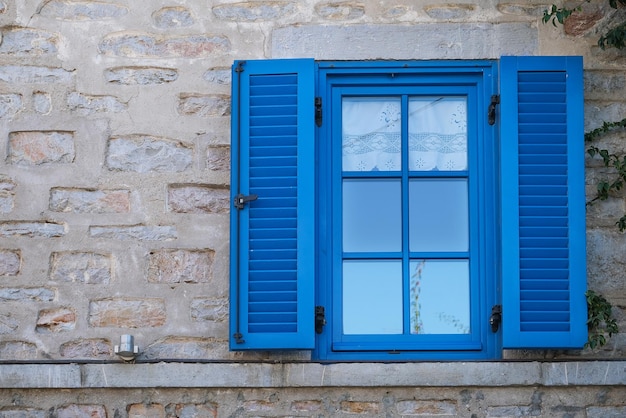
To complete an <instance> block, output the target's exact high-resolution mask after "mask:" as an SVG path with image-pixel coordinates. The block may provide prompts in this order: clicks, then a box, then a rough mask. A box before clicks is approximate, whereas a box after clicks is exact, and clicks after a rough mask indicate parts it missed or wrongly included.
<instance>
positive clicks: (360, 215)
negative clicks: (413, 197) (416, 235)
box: [343, 180, 402, 252]
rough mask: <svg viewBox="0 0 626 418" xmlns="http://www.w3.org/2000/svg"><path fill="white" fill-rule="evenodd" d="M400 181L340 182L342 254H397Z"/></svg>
mask: <svg viewBox="0 0 626 418" xmlns="http://www.w3.org/2000/svg"><path fill="white" fill-rule="evenodd" d="M400 193H401V190H400V180H344V181H343V251H344V252H363V251H367V252H375V251H387V252H388V251H401V249H402V215H401V207H400V205H401V198H400Z"/></svg>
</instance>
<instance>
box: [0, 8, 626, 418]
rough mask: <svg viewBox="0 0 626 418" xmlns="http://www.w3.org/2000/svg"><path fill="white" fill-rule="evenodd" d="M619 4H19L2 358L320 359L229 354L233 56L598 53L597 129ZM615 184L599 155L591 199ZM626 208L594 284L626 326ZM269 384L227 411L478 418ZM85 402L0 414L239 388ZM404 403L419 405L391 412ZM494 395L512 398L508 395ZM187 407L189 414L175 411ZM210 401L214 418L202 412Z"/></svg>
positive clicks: (1, 279)
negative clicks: (124, 353) (560, 22)
mask: <svg viewBox="0 0 626 418" xmlns="http://www.w3.org/2000/svg"><path fill="white" fill-rule="evenodd" d="M548 3H549V2H548ZM605 7H607V6H606V5H604V2H593V3H592V4H589V5H585V7H584V9H583V11H582V13H580V15H579V16H577V17H576V20H572V21H571V22H570V23H568V25H567V26H566V27H565V28H564V29H563V28H561V27H557V28H555V27H553V26H552V25H544V24H542V23H541V22H540V19H541V15H542V13H543V10H544V9H545V8H546V4H545V2H540V1H536V0H532V1H523V2H517V3H516V2H508V1H487V0H481V1H478V2H471V3H467V2H458V3H448V2H445V1H442V0H432V1H414V0H394V1H370V0H362V1H327V0H301V1H296V0H281V1H273V0H272V1H263V0H255V1H248V2H245V1H241V2H240V1H231V0H228V1H227V0H219V1H206V0H186V1H185V0H175V1H174V0H173V1H162V0H142V1H137V2H124V1H117V0H102V1H74V0H71V1H70V0H46V1H44V0H0V33H1V43H0V140H1V141H2V142H1V145H0V362H21V363H22V364H23V363H26V364H28V363H37V362H42V361H48V362H49V361H52V362H60V363H63V362H79V363H80V362H85V361H91V362H93V361H116V357H115V355H114V354H113V345H114V344H116V343H118V338H119V336H120V335H121V334H126V333H132V334H133V335H134V336H135V339H136V343H137V344H138V345H140V349H141V355H140V357H139V360H140V361H157V360H164V359H167V360H173V359H174V360H175V359H178V360H185V361H192V360H195V359H200V360H207V359H209V360H219V361H234V360H237V361H243V360H271V361H276V360H280V361H288V360H294V359H295V360H298V359H306V358H307V353H294V354H287V353H265V352H260V353H248V354H242V353H234V352H229V351H228V344H227V339H228V329H227V328H228V317H227V309H228V298H227V297H228V249H229V247H228V242H229V229H228V228H229V224H228V222H229V220H228V213H229V209H230V202H229V197H228V195H229V168H230V161H229V158H230V157H229V153H230V148H229V142H230V138H229V136H230V133H229V128H230V126H229V124H230V65H231V64H232V62H233V60H235V59H258V58H279V57H280V58H283V57H304V56H306V57H313V58H316V59H319V60H325V59H481V58H489V59H494V58H499V57H500V56H501V55H511V54H516V55H522V54H526V55H550V54H555V55H583V56H584V57H585V67H586V73H585V95H586V121H585V122H586V127H587V128H589V129H591V128H595V127H597V126H599V125H600V124H601V123H602V121H603V120H618V119H622V118H623V117H624V116H626V99H625V98H626V75H625V72H624V68H625V67H626V55H625V54H624V53H623V52H619V51H613V50H607V51H601V50H599V48H598V47H597V46H595V41H596V39H597V36H598V33H599V31H601V30H602V28H603V27H605V25H606V24H607V21H608V20H609V18H608V17H603V16H604V14H603V13H602V9H603V8H605ZM620 13H623V10H622V11H621V12H620ZM625 135H626V133H624V132H623V131H621V132H617V133H614V134H611V135H608V136H607V137H605V138H603V139H602V142H601V144H607V145H610V146H611V147H613V149H616V150H618V151H619V150H623V151H626V147H625V146H624V141H623V140H624V139H625V138H626V136H625ZM603 172H604V169H603V168H602V167H600V164H599V162H598V161H597V160H592V159H589V160H588V170H587V173H588V175H587V179H588V180H587V182H588V188H589V194H590V195H592V193H593V190H594V189H595V184H596V182H597V181H598V179H599V178H600V177H601V176H602V174H603ZM625 209H626V203H625V200H624V199H623V197H622V196H616V197H613V198H611V199H610V200H609V201H607V202H603V203H602V204H599V205H594V206H592V207H590V209H589V212H588V213H589V216H588V249H589V256H588V277H589V279H588V280H589V286H590V287H591V288H593V289H595V290H597V291H598V292H600V293H602V294H604V295H606V296H607V297H608V298H609V300H610V301H611V302H612V303H613V304H614V306H615V307H614V313H615V315H616V317H617V318H618V320H619V322H620V325H621V327H622V329H624V328H626V315H625V312H626V279H625V277H626V276H625V273H624V271H626V269H625V268H624V267H625V263H626V262H625V261H624V257H623V254H624V253H625V252H626V240H625V239H624V237H623V235H622V234H621V233H619V231H618V230H617V228H616V227H615V226H614V224H615V221H616V220H617V219H618V218H619V217H620V216H621V215H622V214H623V212H624V210H625ZM624 335H625V334H619V335H617V336H615V337H614V338H613V339H611V341H610V343H609V344H608V345H607V346H606V347H605V348H604V349H602V350H598V351H593V352H592V351H589V350H586V351H583V352H574V353H571V352H570V353H555V352H550V353H543V352H533V353H509V356H512V357H523V358H528V357H532V358H538V357H546V356H549V357H554V356H556V357H562V358H566V357H567V358H570V357H573V356H574V357H576V358H581V357H582V358H623V357H624V355H625V352H626V348H625V347H626V337H625V336H624ZM127 366H129V367H133V366H132V365H127ZM24 370H26V369H24ZM449 383H450V382H449ZM621 384H622V385H623V382H622V383H621ZM391 386H393V385H391ZM3 387H6V386H3ZM46 387H47V386H46V385H45V384H43V383H42V384H41V386H39V388H46ZM618 387H619V385H618ZM9 388H10V386H9ZM100 390H104V389H100ZM250 390H251V392H246V394H245V395H241V394H239V393H238V392H236V391H230V392H228V393H227V394H226V395H224V396H226V398H228V399H232V400H233V402H235V400H236V402H237V405H239V406H237V408H235V407H233V406H232V404H231V406H229V407H228V408H231V409H228V408H226V409H224V408H223V407H222V406H220V407H219V409H220V411H223V410H229V411H231V412H229V413H228V414H231V413H232V415H237V414H239V415H246V416H247V415H257V416H261V415H262V416H278V415H280V416H295V415H306V416H312V415H315V416H317V415H320V416H334V413H331V412H328V411H342V408H344V409H345V408H347V410H343V412H342V413H345V414H349V413H350V414H353V413H362V414H364V415H372V416H374V415H376V416H379V415H380V416H384V415H385V414H388V415H387V416H396V415H398V416H399V415H425V414H426V415H428V414H430V415H437V414H440V413H443V414H448V415H454V414H461V415H463V414H465V415H467V416H469V415H471V414H469V413H468V414H466V413H465V412H462V413H461V412H460V411H461V409H460V408H462V404H463V401H462V399H463V396H465V395H462V393H461V391H459V390H455V389H452V388H449V389H446V391H443V392H442V394H441V396H439V397H438V396H435V395H434V394H432V393H431V392H428V395H427V396H426V395H424V396H425V397H424V398H423V399H427V400H428V399H430V400H433V399H435V398H437V399H443V401H441V402H444V407H442V408H443V409H437V408H435V407H433V408H434V409H432V410H431V409H430V408H431V406H430V404H428V402H429V401H418V400H415V399H422V398H421V397H420V395H416V394H415V393H413V392H410V393H409V392H406V393H405V392H402V394H396V395H393V396H392V395H385V394H384V393H385V390H380V391H378V392H377V393H376V395H375V396H374V397H372V396H369V395H368V396H365V395H363V396H362V395H360V394H359V393H360V392H358V391H356V392H354V393H355V394H354V395H349V396H348V395H345V396H344V395H343V394H341V393H343V392H341V389H337V393H334V392H333V393H330V392H324V393H326V395H323V396H322V395H321V392H319V390H318V392H319V393H318V392H315V395H310V394H307V393H306V392H302V391H300V392H299V393H301V394H300V395H297V396H296V395H294V393H296V392H297V391H296V392H289V393H290V395H288V396H287V398H289V399H294V401H293V402H296V404H297V405H300V406H296V407H295V408H296V409H293V408H294V406H293V405H294V403H293V402H291V401H289V402H287V401H280V402H282V403H280V402H279V403H280V405H281V406H280V408H279V409H272V410H271V411H270V410H269V409H267V410H266V409H264V408H265V406H263V405H265V404H263V405H261V404H262V403H263V402H265V403H269V404H271V403H272V402H274V401H272V399H282V395H281V394H280V393H281V392H280V391H279V392H277V391H276V390H274V391H273V392H272V391H269V392H256V389H250ZM294 390H295V389H294ZM320 390H321V389H320ZM389 390H391V389H389ZM533 390H534V389H530V388H527V389H524V393H526V394H527V395H528V396H525V398H524V400H523V402H522V401H520V403H519V405H526V406H519V405H518V406H515V407H513V406H511V408H514V409H510V410H509V409H506V408H507V407H508V406H509V405H508V404H506V405H505V404H498V403H493V404H489V405H491V406H488V407H487V408H505V409H491V411H492V412H491V415H490V416H525V415H541V414H544V415H545V416H557V415H551V414H549V413H548V412H546V411H547V409H546V410H542V412H540V413H539V414H538V413H536V412H537V410H536V409H533V408H534V407H533V406H532V405H533V402H534V401H532V399H536V396H535V395H532V394H531V392H532V393H535V392H533ZM572 390H573V391H574V392H575V391H576V388H574V389H572ZM581 390H584V389H581ZM602 390H606V391H609V392H611V391H612V390H616V389H614V388H613V386H611V385H609V386H608V388H606V387H605V388H604V389H602ZM619 390H621V389H619ZM33 391H34V392H33ZM86 391H87V389H84V388H83V389H81V391H77V392H71V391H70V392H67V391H66V392H62V393H63V394H67V396H68V398H67V399H68V400H67V401H64V400H63V397H64V396H65V395H60V394H59V392H54V391H52V390H51V389H49V390H48V391H44V392H42V393H43V396H44V397H45V398H46V400H45V402H43V401H42V402H43V403H42V405H44V404H45V406H41V407H38V406H37V405H38V401H36V400H33V399H37V398H36V396H35V395H33V394H34V393H38V392H37V388H36V387H30V388H29V389H25V392H23V393H22V392H16V391H11V390H8V389H7V390H6V391H4V390H3V391H0V400H1V402H0V405H2V406H3V407H2V408H0V416H10V417H16V416H48V415H47V414H48V413H50V414H52V416H107V415H106V414H108V416H109V417H112V416H115V417H118V416H213V415H215V414H216V413H215V412H214V411H215V408H217V406H216V405H217V404H220V405H221V402H222V401H221V400H219V399H218V398H220V396H222V393H223V392H221V391H220V390H216V391H213V392H206V393H207V394H209V395H210V396H209V395H206V396H204V395H202V396H201V395H199V393H200V392H201V391H198V390H194V391H185V390H183V389H172V391H173V392H171V394H170V395H167V396H165V398H164V400H159V399H158V395H157V394H156V392H154V391H152V390H150V389H146V390H140V389H133V391H134V392H133V394H135V395H136V396H135V395H133V397H131V398H132V399H136V401H133V400H132V399H131V398H125V400H124V401H122V400H119V401H115V402H117V403H116V404H115V405H118V404H119V405H120V406H119V408H118V406H116V407H114V408H113V407H111V408H109V407H104V406H103V403H102V402H100V401H97V399H98V398H97V397H98V396H99V395H97V394H89V392H88V391H87V392H86ZM339 392H341V393H339ZM600 392H602V391H600ZM98 393H101V392H98ZM115 393H117V392H111V393H110V395H111V396H110V397H109V398H107V399H111V401H110V402H114V401H113V399H116V396H117V395H115ZM276 393H278V395H276ZM311 393H313V392H311ZM346 393H347V392H346ZM554 393H555V395H554V396H557V397H558V396H560V395H558V394H559V393H560V392H559V391H558V390H557V391H556V392H554ZM620 393H623V392H620ZM140 394H141V395H140ZM33 396H35V397H34V398H33ZM324 396H327V397H328V400H323V401H319V399H327V398H324ZM389 396H391V397H392V398H393V399H394V402H395V400H401V402H405V403H404V404H402V405H404V406H402V407H398V406H391V403H390V402H391V401H388V399H391V398H389ZM468 396H469V395H468ZM471 396H478V395H477V392H476V393H474V394H473V395H471ZM480 396H483V395H480ZM489 396H493V397H494V399H495V398H498V397H500V396H501V395H500V389H494V391H493V394H491V395H489ZM533 396H535V398H533ZM550 396H552V395H550ZM568 396H569V395H568ZM593 396H596V395H593ZM602 396H604V395H602V394H601V393H600V394H598V395H597V402H596V401H591V400H590V401H588V402H587V401H586V403H584V404H583V402H582V401H581V402H579V403H576V406H573V407H572V408H574V409H572V410H571V413H570V412H568V411H569V410H567V409H563V410H562V411H561V412H559V414H560V415H561V416H587V415H588V416H611V415H608V414H607V415H603V414H604V412H597V411H603V410H595V409H593V408H595V407H597V408H602V407H603V406H602V405H604V404H603V402H604V401H602V399H604V398H602ZM70 398H71V400H70ZM166 398H167V399H166ZM178 398H180V399H187V398H188V399H190V401H189V402H186V401H185V402H180V401H177V400H175V399H178ZM318 398H319V399H318ZM601 398H602V399H601ZM242 399H245V400H242ZM250 399H252V400H256V401H258V402H260V403H257V404H254V402H253V403H246V402H248V400H250ZM296 399H297V401H296ZM622 399H624V397H623V396H622ZM353 401H354V402H357V403H358V402H361V403H360V404H357V403H350V402H353ZM133 402H136V403H137V404H138V405H139V404H141V405H143V406H133V405H135V404H134V403H133ZM298 402H299V403H298ZM316 402H322V403H321V404H320V403H316ZM421 402H426V403H421ZM445 402H450V405H454V406H450V405H448V404H446V403H445ZM122 404H124V405H122ZM9 405H14V406H15V405H17V406H15V407H12V406H9ZM77 405H78V406H77ZM80 405H82V406H80ZM85 405H92V406H85ZM180 405H183V406H180ZM185 405H195V406H189V408H191V409H186V408H187V406H185ZM246 405H248V406H246ZM259 405H260V406H259ZM394 405H396V404H395V403H394ZM445 405H448V406H445ZM485 405H486V404H485ZM498 405H499V406H498ZM516 405H517V404H516ZM529 405H530V406H529ZM594 405H596V406H594ZM611 405H612V407H621V408H623V407H624V406H623V402H622V403H621V404H620V403H619V402H614V403H613V404H611ZM620 405H621V406H620ZM527 407H528V408H530V409H524V408H527ZM11 408H13V409H11ZM75 408H79V409H80V411H82V412H77V410H76V409H75ZM102 408H104V409H102ZM137 408H139V409H137ZM141 408H144V409H141ZM146 408H155V409H146ZM177 408H182V409H181V411H183V410H184V411H187V412H180V413H179V412H176V413H174V412H171V411H178V409H177ZM193 408H199V409H198V410H202V411H203V412H197V413H196V415H193V414H194V412H193V411H194V409H193ZM232 408H234V409H232ZM238 408H239V409H238ZM241 408H243V409H241ZM246 408H248V409H246ZM272 408H273V407H272ZM354 408H356V409H354ZM394 408H395V409H394ZM398 408H399V409H398ZM515 408H517V409H515ZM520 408H521V409H520ZM576 408H579V409H576ZM589 408H591V409H589ZM140 409H141V411H143V412H141V413H140V412H137V413H135V412H136V411H139V410H140ZM300 409H302V410H300ZM351 409H354V410H351ZM31 410H32V411H31ZM322 410H323V411H326V412H320V411H322ZM374 410H375V411H376V412H375V413H374V412H371V411H374ZM15 411H17V412H15ZM19 411H26V412H19ZM49 411H52V412H49ZM103 411H105V412H103ZM118 411H119V412H118ZM189 411H192V412H189ZM238 411H239V412H238ZM241 411H244V412H241ZM277 411H279V412H277ZM368 411H370V412H368ZM390 411H391V412H390ZM411 411H413V412H411ZM416 411H422V412H416ZM423 411H431V412H429V413H428V414H427V413H425V412H423ZM463 411H465V410H463ZM473 411H474V412H472V414H476V415H477V416H481V415H482V414H483V413H486V412H485V411H486V410H483V411H482V412H479V410H473ZM493 411H499V412H493ZM594 411H595V412H594ZM92 413H93V415H90V414H92ZM103 413H104V415H103ZM611 413H613V412H611ZM620 413H621V414H623V413H624V410H623V409H619V410H618V412H617V413H614V416H618V415H619V414H620ZM177 414H178V415H177ZM185 414H187V415H185ZM337 414H339V412H337ZM394 414H395V415H394ZM498 414H499V415H498ZM567 414H570V415H567ZM585 414H587V415H585ZM218 415H219V416H227V414H226V413H223V412H219V414H218Z"/></svg>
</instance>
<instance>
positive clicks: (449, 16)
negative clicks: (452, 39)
mask: <svg viewBox="0 0 626 418" xmlns="http://www.w3.org/2000/svg"><path fill="white" fill-rule="evenodd" d="M424 11H425V12H426V14H427V15H428V16H430V17H432V18H433V19H437V20H459V19H467V18H468V17H469V15H470V14H471V13H472V12H474V11H476V6H475V5H473V4H458V5H451V6H426V7H424Z"/></svg>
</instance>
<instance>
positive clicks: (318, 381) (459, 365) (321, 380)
mask: <svg viewBox="0 0 626 418" xmlns="http://www.w3.org/2000/svg"><path fill="white" fill-rule="evenodd" d="M613 385H626V360H613V361H611V360H609V361H606V360H604V361H568V362H565V361H563V362H538V361H515V362H511V361H502V362H441V363H434V362H433V363H335V364H320V363H298V362H294V363H254V362H232V363H227V362H210V363H201V362H198V363H189V362H167V363H166V362H161V363H138V364H123V363H102V364H97V363H89V364H78V363H67V364H53V363H47V364H32V363H31V364H26V363H24V364H0V388H12V389H16V388H29V389H60V388H85V389H86V388H94V389H95V388H146V387H161V388H193V387H202V388H229V387H238V388H271V387H276V388H285V387H419V386H422V387H462V386H483V387H506V386H613Z"/></svg>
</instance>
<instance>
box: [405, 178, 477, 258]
mask: <svg viewBox="0 0 626 418" xmlns="http://www.w3.org/2000/svg"><path fill="white" fill-rule="evenodd" d="M409 249H410V251H467V250H468V249H469V225H468V202H467V179H429V180H421V179H420V180H411V181H409Z"/></svg>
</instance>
